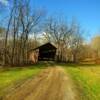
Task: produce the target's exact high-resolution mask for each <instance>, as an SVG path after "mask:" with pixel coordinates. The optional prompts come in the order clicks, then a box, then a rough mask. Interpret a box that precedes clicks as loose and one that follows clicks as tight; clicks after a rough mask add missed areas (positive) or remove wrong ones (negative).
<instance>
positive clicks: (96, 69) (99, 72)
mask: <svg viewBox="0 0 100 100" xmlns="http://www.w3.org/2000/svg"><path fill="white" fill-rule="evenodd" d="M64 66H66V67H65V70H66V71H67V72H68V73H69V74H70V76H71V77H72V79H73V80H74V82H75V83H76V84H77V88H79V87H80V86H81V87H80V88H81V90H82V91H80V92H82V93H81V94H82V98H81V100H100V65H73V64H69V65H64Z"/></svg>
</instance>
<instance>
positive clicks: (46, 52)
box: [29, 43, 56, 63]
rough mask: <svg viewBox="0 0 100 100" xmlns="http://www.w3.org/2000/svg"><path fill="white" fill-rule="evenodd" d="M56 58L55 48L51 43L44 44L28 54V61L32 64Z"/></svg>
mask: <svg viewBox="0 0 100 100" xmlns="http://www.w3.org/2000/svg"><path fill="white" fill-rule="evenodd" d="M55 56H56V47H55V46H54V45H52V44H51V43H46V44H44V45H41V46H39V47H37V48H35V49H31V50H30V53H29V60H30V61H31V62H32V63H36V62H37V61H53V60H55Z"/></svg>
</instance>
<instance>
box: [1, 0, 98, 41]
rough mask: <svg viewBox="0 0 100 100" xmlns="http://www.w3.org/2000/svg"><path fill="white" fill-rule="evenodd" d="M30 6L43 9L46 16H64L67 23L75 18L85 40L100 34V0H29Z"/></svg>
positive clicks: (5, 1) (5, 2) (3, 0)
mask: <svg viewBox="0 0 100 100" xmlns="http://www.w3.org/2000/svg"><path fill="white" fill-rule="evenodd" d="M1 1H2V2H3V3H4V4H6V5H7V3H8V2H7V0H0V2H1ZM31 6H32V7H34V8H42V9H45V10H46V11H47V13H48V15H54V16H55V15H57V14H58V15H59V16H60V17H61V16H64V17H65V19H66V20H69V21H70V20H71V19H72V18H73V17H74V18H76V19H77V20H78V22H79V23H80V25H81V27H82V28H83V29H84V30H85V32H86V33H85V37H86V38H87V39H90V38H92V37H93V36H94V35H96V34H100V0H31Z"/></svg>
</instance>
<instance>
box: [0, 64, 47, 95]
mask: <svg viewBox="0 0 100 100" xmlns="http://www.w3.org/2000/svg"><path fill="white" fill-rule="evenodd" d="M43 68H45V65H44V64H36V65H34V66H27V67H22V68H20V67H16V68H1V69H0V96H1V95H3V94H4V93H3V91H4V90H6V88H7V87H9V86H13V85H15V84H17V83H20V82H21V81H25V80H26V79H28V78H31V77H33V76H35V75H37V74H38V73H39V72H40V71H41V69H43Z"/></svg>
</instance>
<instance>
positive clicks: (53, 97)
mask: <svg viewBox="0 0 100 100" xmlns="http://www.w3.org/2000/svg"><path fill="white" fill-rule="evenodd" d="M3 100H79V96H78V95H77V91H76V89H75V88H74V85H73V82H72V81H71V80H70V78H69V77H68V75H67V74H65V72H64V70H63V68H61V67H57V66H56V67H48V68H47V69H44V71H43V72H41V73H40V74H39V75H38V76H36V77H35V78H32V79H29V80H27V81H26V82H25V83H24V84H22V85H21V86H20V87H17V88H16V89H14V90H13V91H11V92H10V93H8V95H6V96H5V97H4V99H3Z"/></svg>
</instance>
